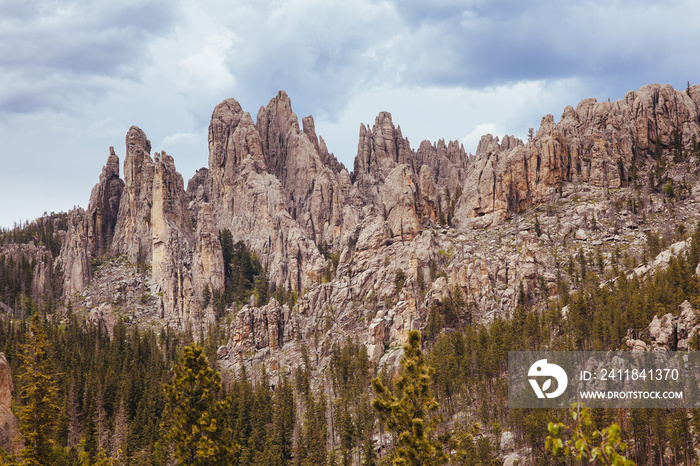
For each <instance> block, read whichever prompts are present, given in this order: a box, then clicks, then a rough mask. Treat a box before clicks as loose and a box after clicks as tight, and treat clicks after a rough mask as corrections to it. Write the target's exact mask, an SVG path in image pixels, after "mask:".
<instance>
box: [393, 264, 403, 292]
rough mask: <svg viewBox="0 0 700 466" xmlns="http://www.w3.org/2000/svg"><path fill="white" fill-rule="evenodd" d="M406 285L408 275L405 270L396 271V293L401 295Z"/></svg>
mask: <svg viewBox="0 0 700 466" xmlns="http://www.w3.org/2000/svg"><path fill="white" fill-rule="evenodd" d="M405 283H406V273H405V272H404V271H403V269H396V273H395V274H394V286H395V287H396V292H397V293H400V292H401V290H402V289H403V285H404V284H405Z"/></svg>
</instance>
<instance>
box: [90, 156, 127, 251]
mask: <svg viewBox="0 0 700 466" xmlns="http://www.w3.org/2000/svg"><path fill="white" fill-rule="evenodd" d="M109 152H110V154H109V158H108V159H107V164H106V165H105V166H104V168H103V169H102V174H101V175H100V181H99V183H97V184H96V185H95V187H94V188H92V193H91V194H90V203H89V204H88V209H87V212H86V218H87V237H88V250H89V251H90V254H91V255H92V257H102V256H103V255H104V254H105V252H106V251H107V248H108V247H109V245H110V244H111V243H112V237H113V236H114V229H115V227H116V225H117V217H118V214H119V203H120V201H121V196H122V192H123V191H124V181H123V180H122V179H121V178H119V157H117V155H116V154H115V153H114V148H113V147H110V148H109Z"/></svg>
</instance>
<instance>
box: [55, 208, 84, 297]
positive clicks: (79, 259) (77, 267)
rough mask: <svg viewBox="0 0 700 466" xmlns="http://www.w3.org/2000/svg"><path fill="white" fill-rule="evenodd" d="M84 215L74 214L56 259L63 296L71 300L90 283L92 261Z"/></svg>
mask: <svg viewBox="0 0 700 466" xmlns="http://www.w3.org/2000/svg"><path fill="white" fill-rule="evenodd" d="M85 223H86V222H85V220H84V216H82V215H73V216H72V217H71V219H70V221H69V224H70V227H69V229H68V233H67V234H66V239H65V240H64V242H63V246H62V247H61V254H60V255H59V256H58V259H57V260H56V264H55V267H56V270H57V271H58V272H59V275H61V276H62V282H63V297H64V299H65V301H69V300H70V297H71V296H72V295H73V294H75V293H81V292H82V291H83V290H85V287H86V286H87V285H88V283H90V279H91V277H92V263H91V257H90V253H89V249H88V233H87V227H86V224H85Z"/></svg>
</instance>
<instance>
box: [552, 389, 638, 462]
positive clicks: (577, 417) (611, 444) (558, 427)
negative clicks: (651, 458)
mask: <svg viewBox="0 0 700 466" xmlns="http://www.w3.org/2000/svg"><path fill="white" fill-rule="evenodd" d="M569 416H570V417H571V420H572V421H573V424H572V426H567V425H565V424H564V423H562V422H557V423H554V422H550V423H549V424H548V425H547V430H548V431H549V435H548V436H547V439H546V441H545V448H546V449H547V450H548V451H551V452H552V455H553V456H555V457H556V456H557V455H558V454H559V452H560V451H563V453H564V455H565V456H572V457H574V458H576V459H577V460H582V461H585V462H587V463H593V464H605V465H614V466H632V465H634V462H633V461H632V460H629V459H627V458H626V457H625V456H624V452H625V450H627V444H626V443H624V442H623V441H622V438H621V437H620V426H619V425H618V424H617V423H616V422H613V423H612V424H610V426H609V427H606V428H604V429H603V430H602V431H601V430H596V429H593V428H592V427H591V424H592V421H591V412H590V409H589V408H588V407H586V406H585V405H583V404H581V403H574V404H573V405H572V408H571V410H569ZM567 431H570V434H569V435H567Z"/></svg>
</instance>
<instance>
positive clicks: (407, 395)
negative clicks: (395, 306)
mask: <svg viewBox="0 0 700 466" xmlns="http://www.w3.org/2000/svg"><path fill="white" fill-rule="evenodd" d="M432 373H433V369H432V368H431V367H430V366H428V365H427V364H426V363H425V360H424V358H423V354H422V352H421V349H420V333H419V332H418V331H417V330H412V331H411V332H409V334H408V343H407V344H406V345H405V346H404V355H403V357H402V359H401V370H400V373H399V377H398V379H397V380H396V384H395V387H396V388H395V390H396V394H394V393H392V392H391V391H390V390H389V389H388V388H387V387H386V386H385V385H384V384H383V383H382V382H381V380H380V379H379V378H375V379H372V388H373V389H374V392H375V394H376V398H375V399H374V401H372V406H373V407H374V409H375V410H376V411H377V413H378V415H379V418H380V419H381V420H382V421H383V422H384V423H386V426H387V427H388V428H389V429H390V430H391V431H393V432H394V435H395V436H396V448H395V449H394V451H393V453H392V460H393V463H394V464H395V465H420V464H444V463H446V462H447V455H446V454H445V453H444V452H443V451H442V445H441V444H440V443H439V442H438V441H437V440H436V439H435V438H434V433H435V429H436V426H437V423H438V421H439V418H438V417H436V416H434V413H435V411H436V410H437V409H438V407H439V405H438V403H437V401H435V398H434V397H433V395H432V393H431V391H430V380H431V376H432Z"/></svg>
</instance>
